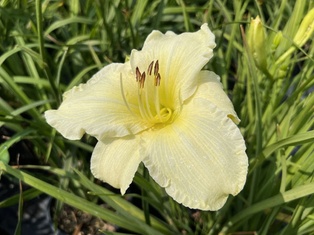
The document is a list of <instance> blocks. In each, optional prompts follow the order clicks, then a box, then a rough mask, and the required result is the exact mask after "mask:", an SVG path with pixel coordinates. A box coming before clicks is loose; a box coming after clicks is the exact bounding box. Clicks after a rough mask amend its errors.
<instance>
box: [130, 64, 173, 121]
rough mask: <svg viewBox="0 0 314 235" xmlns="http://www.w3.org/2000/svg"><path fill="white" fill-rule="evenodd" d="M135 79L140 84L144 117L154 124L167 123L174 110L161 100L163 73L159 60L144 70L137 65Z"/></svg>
mask: <svg viewBox="0 0 314 235" xmlns="http://www.w3.org/2000/svg"><path fill="white" fill-rule="evenodd" d="M135 80H136V82H137V84H138V105H139V110H140V114H141V116H142V118H143V119H145V120H147V121H148V122H150V123H154V124H157V123H166V122H167V121H168V120H169V119H170V117H171V115H172V110H171V109H169V108H167V107H165V106H164V105H163V104H162V103H161V102H160V97H159V90H160V83H161V75H160V72H159V62H158V60H156V61H152V62H151V63H150V64H149V65H148V67H147V68H146V70H145V71H143V72H141V71H140V69H139V68H138V67H136V69H135Z"/></svg>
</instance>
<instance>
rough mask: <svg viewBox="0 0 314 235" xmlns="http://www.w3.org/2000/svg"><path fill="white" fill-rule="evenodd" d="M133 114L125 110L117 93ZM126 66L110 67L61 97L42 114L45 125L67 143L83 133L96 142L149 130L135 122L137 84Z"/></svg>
mask: <svg viewBox="0 0 314 235" xmlns="http://www.w3.org/2000/svg"><path fill="white" fill-rule="evenodd" d="M120 76H121V77H122V80H123V89H124V95H125V96H126V97H127V100H128V103H129V104H128V105H129V107H130V109H131V110H132V112H133V114H134V115H132V114H131V112H130V111H129V110H128V108H127V106H126V104H125V102H124V100H123V95H122V91H121V84H120ZM134 79H135V78H134V75H133V73H132V71H131V69H130V64H129V63H126V64H111V65H108V66H106V67H104V68H103V69H102V70H100V71H99V72H98V73H96V74H95V75H94V76H93V77H92V78H91V79H90V80H89V81H88V82H87V83H86V84H81V85H80V86H78V87H74V88H72V89H71V90H69V91H67V92H66V93H64V96H63V98H64V100H63V102H62V104H61V106H60V107H59V109H58V110H49V111H46V112H45V117H46V120H47V122H48V123H49V124H50V125H51V126H53V127H54V128H56V129H57V130H58V131H59V132H60V133H61V134H62V135H63V136H64V137H66V138H68V139H72V140H73V139H80V138H81V137H82V135H83V134H84V133H85V132H86V133H87V134H90V135H92V136H95V137H96V138H97V139H104V138H106V137H121V136H126V135H129V134H135V133H138V132H140V131H142V130H144V129H146V128H148V127H149V126H150V124H148V123H146V122H144V121H143V120H142V119H141V118H139V111H138V105H137V84H136V82H134Z"/></svg>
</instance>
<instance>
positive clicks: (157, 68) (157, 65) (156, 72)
mask: <svg viewBox="0 0 314 235" xmlns="http://www.w3.org/2000/svg"><path fill="white" fill-rule="evenodd" d="M158 72H159V62H158V60H156V63H155V66H154V75H155V76H157V74H158Z"/></svg>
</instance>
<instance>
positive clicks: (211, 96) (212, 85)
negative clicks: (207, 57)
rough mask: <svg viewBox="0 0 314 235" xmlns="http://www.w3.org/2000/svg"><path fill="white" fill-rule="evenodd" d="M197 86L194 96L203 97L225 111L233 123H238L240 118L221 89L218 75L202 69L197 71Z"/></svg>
mask: <svg viewBox="0 0 314 235" xmlns="http://www.w3.org/2000/svg"><path fill="white" fill-rule="evenodd" d="M199 77H200V79H199V87H198V88H197V92H195V95H194V96H193V99H194V98H197V97H199V98H204V99H207V100H208V101H210V102H211V103H213V104H215V105H216V106H217V107H218V109H220V110H221V111H223V112H225V113H226V115H227V116H229V118H231V119H232V121H233V122H234V123H235V124H239V122H240V119H239V118H238V115H237V113H236V112H235V111H234V107H233V104H232V102H231V101H230V99H229V98H228V96H227V95H226V93H225V92H224V90H223V87H222V84H221V82H220V77H219V76H218V75H217V74H215V73H214V72H211V71H207V70H203V71H201V72H200V73H199Z"/></svg>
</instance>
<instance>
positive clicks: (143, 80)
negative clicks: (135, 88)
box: [140, 72, 146, 88]
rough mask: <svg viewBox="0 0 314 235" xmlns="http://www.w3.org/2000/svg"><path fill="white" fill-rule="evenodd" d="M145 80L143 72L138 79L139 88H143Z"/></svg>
mask: <svg viewBox="0 0 314 235" xmlns="http://www.w3.org/2000/svg"><path fill="white" fill-rule="evenodd" d="M145 79H146V74H145V72H143V73H142V76H141V79H140V88H144V83H145Z"/></svg>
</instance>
